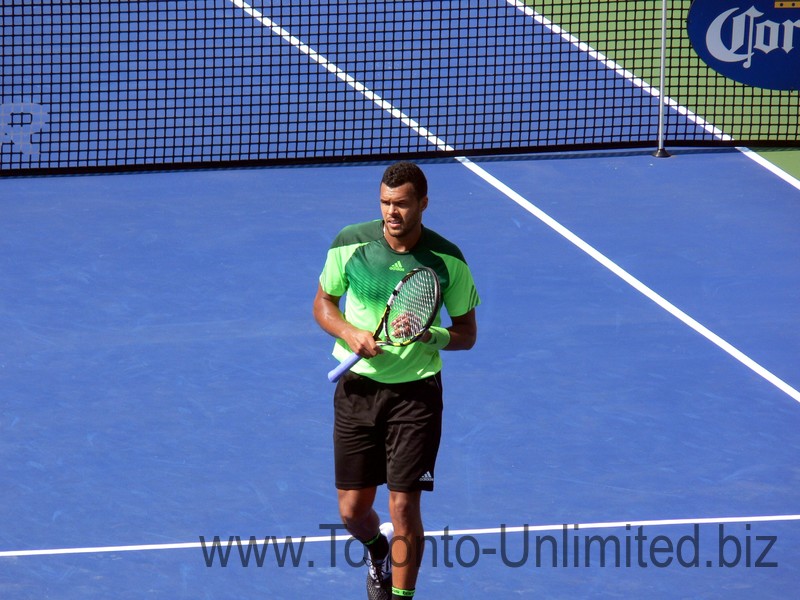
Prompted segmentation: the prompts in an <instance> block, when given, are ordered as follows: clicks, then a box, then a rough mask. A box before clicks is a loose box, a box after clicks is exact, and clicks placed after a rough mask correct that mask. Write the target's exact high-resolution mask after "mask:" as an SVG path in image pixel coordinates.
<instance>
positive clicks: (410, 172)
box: [381, 161, 428, 200]
mask: <svg viewBox="0 0 800 600" xmlns="http://www.w3.org/2000/svg"><path fill="white" fill-rule="evenodd" d="M381 183H383V184H385V185H386V186H387V187H390V188H396V187H400V186H401V185H403V184H406V183H410V184H411V185H413V186H414V191H415V192H416V193H417V199H418V200H422V199H423V198H424V197H425V196H427V195H428V180H427V179H426V178H425V173H423V172H422V169H420V168H419V167H418V166H417V165H415V164H414V163H412V162H407V161H401V162H397V163H394V164H393V165H390V166H389V168H388V169H386V171H384V172H383V179H381Z"/></svg>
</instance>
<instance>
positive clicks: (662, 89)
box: [653, 0, 670, 158]
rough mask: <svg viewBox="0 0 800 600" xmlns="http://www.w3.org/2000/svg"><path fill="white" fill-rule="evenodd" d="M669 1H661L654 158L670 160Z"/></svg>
mask: <svg viewBox="0 0 800 600" xmlns="http://www.w3.org/2000/svg"><path fill="white" fill-rule="evenodd" d="M667 1H668V0H661V61H660V62H661V81H660V83H659V91H658V149H657V150H656V151H655V152H654V153H653V156H655V157H658V158H668V157H669V156H670V153H669V152H667V150H666V149H665V148H664V110H665V108H666V101H665V100H664V99H665V98H666V96H667V90H666V87H667V82H666V79H667V76H666V71H667Z"/></svg>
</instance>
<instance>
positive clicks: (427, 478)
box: [419, 471, 433, 483]
mask: <svg viewBox="0 0 800 600" xmlns="http://www.w3.org/2000/svg"><path fill="white" fill-rule="evenodd" d="M419 481H422V482H423V483H429V482H432V481H433V475H431V472H430V471H425V474H424V475H423V476H422V477H420V478H419Z"/></svg>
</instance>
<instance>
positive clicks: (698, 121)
mask: <svg viewBox="0 0 800 600" xmlns="http://www.w3.org/2000/svg"><path fill="white" fill-rule="evenodd" d="M506 2H508V3H509V4H511V5H512V6H514V7H515V8H517V9H518V10H520V11H521V12H523V13H524V14H525V15H526V16H528V17H530V18H532V19H533V20H534V21H536V23H538V24H539V25H541V26H542V27H545V28H547V29H549V30H550V31H552V32H553V33H554V34H555V35H557V36H559V37H560V38H561V39H563V40H564V41H565V42H568V43H569V44H571V45H573V46H575V48H577V49H578V50H579V51H581V52H584V53H586V54H588V55H589V56H590V57H591V58H593V59H595V60H596V61H598V62H599V63H600V64H602V65H603V66H604V67H606V68H607V69H609V70H611V71H614V72H615V73H616V74H617V75H619V76H620V77H624V78H625V79H627V80H628V81H630V82H631V84H633V85H635V86H636V87H638V88H641V89H642V91H644V92H646V93H648V94H650V95H651V96H653V97H654V98H659V97H660V96H661V90H659V89H658V88H655V87H653V86H651V85H650V84H648V83H647V82H646V81H644V80H643V79H641V78H639V77H637V76H636V75H634V74H633V73H631V72H630V71H628V70H627V69H625V68H623V67H622V65H620V64H619V63H617V62H615V61H613V60H611V59H610V58H608V57H607V56H605V55H604V54H602V53H601V52H598V51H597V50H595V49H594V48H592V47H591V46H589V45H588V44H586V43H585V42H582V41H581V40H580V39H578V38H577V37H575V36H574V35H572V34H571V33H569V32H568V31H566V30H564V29H563V28H561V27H559V26H558V25H556V24H555V23H553V22H552V21H550V20H549V19H548V18H547V17H544V16H543V15H540V14H539V13H538V12H536V11H535V10H533V9H532V8H531V7H530V6H527V5H526V4H525V3H524V2H522V1H520V0H506ZM664 104H665V105H666V106H668V107H669V108H671V109H673V110H674V111H675V112H677V113H678V114H679V115H681V116H682V117H684V118H686V119H687V120H689V121H690V122H692V123H694V124H695V125H697V126H699V127H700V128H702V129H704V130H705V131H707V132H708V133H710V134H712V135H713V136H714V137H716V138H717V139H719V140H721V141H728V142H729V141H733V138H732V137H731V136H729V135H728V134H726V133H725V132H723V131H722V130H721V129H719V128H718V127H716V126H714V125H713V124H711V123H709V122H708V121H706V120H705V119H704V118H703V117H701V116H699V115H697V114H695V113H693V112H692V111H690V110H689V109H688V108H686V107H685V106H681V105H680V104H678V103H677V102H676V101H675V100H673V99H672V98H670V97H669V96H664ZM736 149H737V150H739V152H741V153H742V154H744V155H745V156H746V157H747V158H749V159H750V160H752V161H753V162H755V163H757V164H758V165H760V166H762V167H764V168H765V169H767V170H768V171H770V172H771V173H772V174H774V175H777V176H778V177H780V178H781V179H783V180H784V181H785V182H786V183H788V184H789V185H791V186H793V187H795V188H797V189H798V190H800V179H797V178H796V177H794V176H792V175H790V174H789V173H787V172H786V171H784V170H783V169H781V168H780V167H778V166H777V165H776V164H774V163H771V162H769V161H768V160H767V159H765V158H764V157H762V156H761V155H759V154H757V153H755V152H753V151H752V150H749V149H748V148H743V147H737V148H736Z"/></svg>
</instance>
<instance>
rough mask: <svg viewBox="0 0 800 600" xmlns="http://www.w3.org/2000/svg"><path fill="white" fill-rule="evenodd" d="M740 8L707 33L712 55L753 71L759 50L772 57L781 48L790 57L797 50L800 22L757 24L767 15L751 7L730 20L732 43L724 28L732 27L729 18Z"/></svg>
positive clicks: (728, 11)
mask: <svg viewBox="0 0 800 600" xmlns="http://www.w3.org/2000/svg"><path fill="white" fill-rule="evenodd" d="M737 10H739V8H731V9H730V10H726V11H725V12H724V13H722V14H721V15H719V16H718V17H717V18H716V19H714V21H713V22H712V23H711V25H710V26H709V28H708V31H707V32H706V47H707V48H708V51H709V52H710V53H711V55H712V56H713V57H714V58H716V59H717V60H721V61H723V62H742V61H744V64H743V65H742V66H743V67H744V68H745V69H749V68H750V66H751V65H752V62H753V54H754V52H755V51H756V50H758V51H759V52H763V53H764V54H769V53H770V52H772V51H773V50H777V49H778V48H780V49H781V50H783V51H784V52H786V53H787V54H788V53H789V52H791V51H792V50H794V33H795V29H800V19H798V20H796V21H791V20H788V19H787V20H786V21H784V22H783V23H776V22H774V21H761V22H757V19H758V18H759V17H763V16H764V13H762V12H761V11H759V10H758V9H757V8H756V7H754V6H751V7H750V8H748V9H747V10H746V11H744V12H743V13H741V14H739V15H737V16H735V17H733V18H731V19H730V41H729V43H728V44H726V43H725V41H724V40H723V39H722V38H723V35H722V32H723V29H726V26H727V25H728V18H729V17H730V16H731V15H732V14H733V13H735V12H736V11H737Z"/></svg>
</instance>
